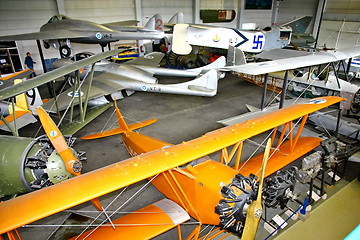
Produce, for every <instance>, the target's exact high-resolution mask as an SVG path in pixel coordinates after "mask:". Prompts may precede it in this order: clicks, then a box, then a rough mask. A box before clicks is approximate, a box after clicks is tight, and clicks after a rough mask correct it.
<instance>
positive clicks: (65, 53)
mask: <svg viewBox="0 0 360 240" xmlns="http://www.w3.org/2000/svg"><path fill="white" fill-rule="evenodd" d="M59 50H60V55H61V57H63V58H64V57H70V55H71V49H70V47H69V46H67V45H63V46H61V47H60V49H59Z"/></svg>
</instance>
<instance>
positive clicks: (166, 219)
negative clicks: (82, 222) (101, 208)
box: [71, 198, 190, 240]
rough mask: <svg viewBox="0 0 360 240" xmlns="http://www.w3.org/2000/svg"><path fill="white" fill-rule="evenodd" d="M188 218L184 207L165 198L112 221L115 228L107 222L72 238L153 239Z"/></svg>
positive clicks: (72, 239)
mask: <svg viewBox="0 0 360 240" xmlns="http://www.w3.org/2000/svg"><path fill="white" fill-rule="evenodd" d="M139 218H140V219H141V223H139ZM188 220H190V216H189V214H188V213H187V212H186V211H185V210H184V209H183V208H182V207H180V206H179V205H178V204H177V203H175V202H173V201H171V200H169V199H166V198H165V199H162V200H160V201H158V202H156V203H153V204H151V205H148V206H146V207H144V208H142V209H139V210H137V211H135V212H133V213H130V214H127V215H125V216H123V217H121V218H118V219H116V220H114V221H112V224H113V226H115V229H113V228H112V226H111V224H105V225H103V226H101V227H99V228H98V229H96V231H93V230H89V231H87V232H85V233H83V234H81V235H79V236H77V237H74V238H71V240H75V239H76V240H77V239H79V240H80V239H89V240H90V239H108V240H110V239H114V240H115V239H133V240H136V239H139V240H142V239H151V238H154V237H156V236H158V235H160V234H161V233H164V232H166V231H168V230H170V229H172V228H174V227H176V226H178V225H179V224H181V223H184V222H186V221H188Z"/></svg>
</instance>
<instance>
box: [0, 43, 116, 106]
mask: <svg viewBox="0 0 360 240" xmlns="http://www.w3.org/2000/svg"><path fill="white" fill-rule="evenodd" d="M121 51H122V50H120V49H116V50H111V51H108V52H104V53H99V54H97V55H95V56H92V57H89V58H86V59H83V60H80V61H78V62H75V63H74V64H71V65H68V66H64V67H60V68H58V69H55V70H53V71H51V72H48V73H45V74H43V75H40V76H38V77H35V78H32V79H31V80H30V81H24V82H22V83H20V84H17V85H16V86H10V87H7V88H4V89H1V90H0V100H3V99H8V98H10V97H13V96H16V95H18V94H21V93H23V92H26V91H28V90H30V89H33V88H35V87H38V86H40V85H43V84H45V83H48V82H51V81H52V80H54V79H57V78H59V77H62V76H64V75H66V74H69V73H71V72H74V71H76V70H78V69H79V68H82V67H85V66H87V65H90V64H93V63H95V62H97V61H99V60H101V59H103V58H106V57H109V56H112V55H115V54H118V53H119V52H121Z"/></svg>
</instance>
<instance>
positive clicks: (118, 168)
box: [0, 96, 343, 234]
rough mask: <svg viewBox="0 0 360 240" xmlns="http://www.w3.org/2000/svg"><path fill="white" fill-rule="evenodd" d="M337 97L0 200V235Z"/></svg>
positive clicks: (308, 111) (242, 137)
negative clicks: (12, 197) (3, 200)
mask: <svg viewBox="0 0 360 240" xmlns="http://www.w3.org/2000/svg"><path fill="white" fill-rule="evenodd" d="M342 100H343V98H340V97H334V96H332V97H322V98H315V99H313V100H309V101H307V102H305V103H301V104H296V105H292V106H290V107H285V108H283V109H280V110H278V111H276V112H273V113H271V114H269V115H266V116H261V117H258V118H255V119H252V120H248V121H246V122H243V123H240V124H236V125H234V126H229V127H225V128H222V129H219V130H215V131H212V132H209V133H207V134H205V135H203V136H202V137H199V138H197V139H193V140H191V141H188V142H182V143H181V144H178V145H175V146H172V147H169V148H164V149H160V150H157V151H153V152H149V153H146V154H143V155H139V156H137V157H133V158H130V159H127V160H124V161H121V162H118V163H115V164H112V165H109V166H107V167H104V168H101V169H98V170H95V171H93V172H89V173H86V174H83V175H80V176H78V177H76V178H72V179H69V180H67V181H64V182H62V183H59V184H56V185H53V186H50V187H47V188H45V189H41V190H39V191H35V192H32V193H29V194H26V195H23V196H19V197H17V198H15V199H12V200H9V201H6V202H3V203H0V212H1V214H0V234H2V233H5V232H8V231H10V230H12V229H15V228H17V227H20V226H23V225H25V224H28V223H31V222H33V221H36V220H38V219H41V218H43V217H46V216H49V215H51V214H54V213H57V212H59V211H62V210H64V209H67V208H70V207H73V206H75V205H78V204H80V203H83V202H86V201H89V200H91V199H94V198H96V197H99V196H102V195H104V194H107V193H109V192H112V191H115V190H118V189H120V188H122V187H125V186H127V185H130V184H133V183H136V182H138V181H141V180H143V179H146V178H149V177H151V176H154V175H156V174H158V173H161V172H164V171H166V170H169V169H172V168H175V167H177V166H179V165H182V164H185V163H188V162H190V161H192V160H195V159H198V158H200V157H203V156H205V155H208V154H211V153H213V152H216V151H219V150H220V149H223V148H225V147H227V146H230V145H233V144H235V143H237V142H240V141H243V140H245V139H248V138H251V137H253V136H256V135H258V134H260V133H263V132H265V131H267V130H270V129H273V128H275V127H277V126H280V125H282V124H284V123H286V122H289V121H292V120H294V119H298V118H300V117H303V116H305V115H307V114H310V113H312V112H314V111H318V110H320V109H322V108H325V107H328V106H330V105H333V104H335V103H338V102H340V101H342ZM59 193H61V194H59Z"/></svg>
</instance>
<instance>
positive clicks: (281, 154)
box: [240, 137, 321, 177]
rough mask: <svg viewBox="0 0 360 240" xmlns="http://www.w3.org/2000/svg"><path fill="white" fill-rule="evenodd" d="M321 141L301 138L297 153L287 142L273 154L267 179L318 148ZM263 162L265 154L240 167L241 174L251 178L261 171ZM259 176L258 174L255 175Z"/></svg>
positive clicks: (315, 138) (268, 167)
mask: <svg viewBox="0 0 360 240" xmlns="http://www.w3.org/2000/svg"><path fill="white" fill-rule="evenodd" d="M320 142H321V139H320V138H317V137H302V138H299V140H298V142H297V145H296V149H295V151H291V150H290V148H291V146H290V142H285V143H284V144H283V145H281V146H280V147H279V148H278V149H277V150H276V152H275V153H274V152H271V154H270V155H271V158H270V159H269V161H268V163H267V167H266V171H265V177H267V176H269V175H271V174H273V173H275V172H277V171H278V170H279V169H281V168H283V167H285V166H286V165H288V164H290V163H291V162H293V161H295V160H296V159H298V158H300V157H301V156H303V155H304V153H308V152H310V151H311V150H313V149H315V148H316V147H318V146H320ZM262 160H263V154H259V155H257V156H255V157H253V158H251V160H250V161H247V162H246V163H244V164H243V165H241V166H240V173H241V174H242V175H244V176H249V174H250V173H253V170H254V169H259V168H260V167H261V163H262ZM255 175H257V174H255Z"/></svg>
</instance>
